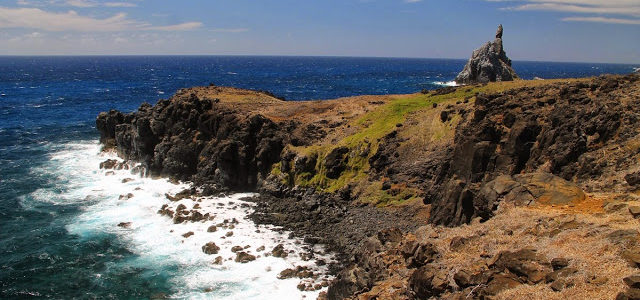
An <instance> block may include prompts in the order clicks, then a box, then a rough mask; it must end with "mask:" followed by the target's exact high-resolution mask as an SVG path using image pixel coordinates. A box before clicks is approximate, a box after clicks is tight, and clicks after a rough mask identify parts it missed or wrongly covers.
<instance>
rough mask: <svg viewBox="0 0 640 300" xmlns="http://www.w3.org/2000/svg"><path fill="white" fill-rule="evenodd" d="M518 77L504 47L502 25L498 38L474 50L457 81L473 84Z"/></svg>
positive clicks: (509, 79) (499, 28) (497, 34)
mask: <svg viewBox="0 0 640 300" xmlns="http://www.w3.org/2000/svg"><path fill="white" fill-rule="evenodd" d="M516 78H518V75H516V72H515V71H514V70H513V68H511V60H510V59H509V58H508V57H507V54H506V53H505V52H504V49H503V47H502V25H500V26H499V27H498V31H497V32H496V39H495V40H494V41H493V42H487V43H486V44H484V45H482V47H480V48H478V49H476V50H475V51H473V54H472V55H471V59H469V61H468V62H467V64H466V65H465V66H464V69H463V70H462V72H460V74H458V76H457V77H456V79H455V81H456V83H458V84H473V83H483V82H490V81H491V82H493V81H511V80H514V79H516Z"/></svg>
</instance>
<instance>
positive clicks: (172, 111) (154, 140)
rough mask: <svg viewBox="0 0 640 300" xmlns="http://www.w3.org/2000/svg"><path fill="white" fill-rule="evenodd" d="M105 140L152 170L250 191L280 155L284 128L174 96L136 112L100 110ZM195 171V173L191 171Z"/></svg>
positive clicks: (206, 101)
mask: <svg viewBox="0 0 640 300" xmlns="http://www.w3.org/2000/svg"><path fill="white" fill-rule="evenodd" d="M96 125H97V128H98V130H99V131H100V140H101V142H102V143H104V144H105V145H116V146H117V150H118V153H119V154H120V156H122V157H124V158H126V159H130V160H134V161H139V162H142V163H143V164H144V165H146V166H147V167H148V169H149V170H150V171H151V173H152V174H157V175H165V176H172V177H176V178H178V179H182V180H195V181H196V182H203V181H213V182H215V183H217V184H219V185H220V186H224V187H228V188H232V189H237V190H252V189H253V188H255V186H256V184H257V181H258V178H259V177H262V175H264V174H266V173H267V172H268V171H270V169H271V165H272V164H273V163H275V162H277V161H279V159H280V152H281V151H282V149H283V148H284V145H285V142H284V140H285V139H286V138H287V130H286V129H284V128H281V127H280V126H279V125H278V124H276V123H274V122H273V121H271V120H269V119H267V118H265V117H263V116H261V115H259V114H246V113H244V114H243V113H238V112H234V111H233V110H232V109H231V108H230V107H226V106H220V105H219V104H218V103H217V102H215V101H213V100H210V99H199V98H198V97H196V96H195V95H194V94H190V95H176V97H174V99H172V100H160V101H158V103H157V104H156V105H155V106H153V107H152V106H151V105H149V104H146V103H145V104H143V105H141V106H140V108H139V109H138V111H137V112H135V113H132V114H123V113H121V112H117V111H110V112H108V113H101V114H100V115H99V116H98V118H97V120H96ZM194 175H195V176H194Z"/></svg>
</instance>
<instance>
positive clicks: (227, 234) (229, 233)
mask: <svg viewBox="0 0 640 300" xmlns="http://www.w3.org/2000/svg"><path fill="white" fill-rule="evenodd" d="M232 235H233V231H229V232H227V233H225V234H224V236H226V237H230V236H232Z"/></svg>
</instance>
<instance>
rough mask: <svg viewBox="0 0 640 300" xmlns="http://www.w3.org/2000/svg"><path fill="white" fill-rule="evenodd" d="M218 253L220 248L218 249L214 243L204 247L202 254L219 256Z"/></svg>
mask: <svg viewBox="0 0 640 300" xmlns="http://www.w3.org/2000/svg"><path fill="white" fill-rule="evenodd" d="M218 251H220V247H218V246H217V245H216V243H214V242H208V243H207V244H205V245H204V246H202V252H204V253H205V254H209V255H211V254H218Z"/></svg>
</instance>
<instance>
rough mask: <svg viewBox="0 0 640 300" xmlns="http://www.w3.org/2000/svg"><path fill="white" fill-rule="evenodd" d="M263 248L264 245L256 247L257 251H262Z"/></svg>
mask: <svg viewBox="0 0 640 300" xmlns="http://www.w3.org/2000/svg"><path fill="white" fill-rule="evenodd" d="M264 249H265V247H264V246H260V247H258V248H257V249H256V251H258V252H262V251H264Z"/></svg>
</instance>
